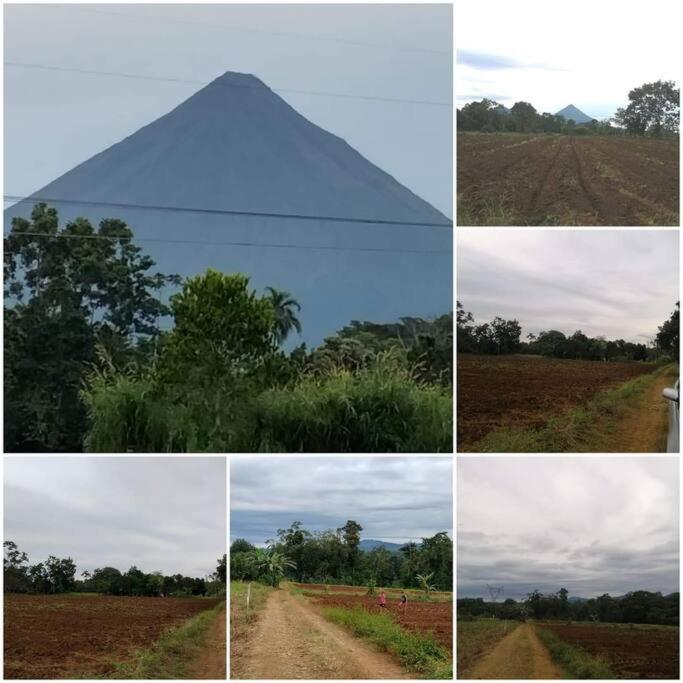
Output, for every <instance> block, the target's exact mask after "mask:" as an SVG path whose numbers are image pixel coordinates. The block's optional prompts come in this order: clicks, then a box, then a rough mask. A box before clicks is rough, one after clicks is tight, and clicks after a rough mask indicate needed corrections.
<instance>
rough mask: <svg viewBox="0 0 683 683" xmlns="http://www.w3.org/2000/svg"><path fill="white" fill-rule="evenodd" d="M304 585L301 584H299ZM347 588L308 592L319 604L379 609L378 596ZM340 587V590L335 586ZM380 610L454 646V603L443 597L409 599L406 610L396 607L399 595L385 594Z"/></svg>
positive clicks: (409, 628) (415, 629)
mask: <svg viewBox="0 0 683 683" xmlns="http://www.w3.org/2000/svg"><path fill="white" fill-rule="evenodd" d="M302 585H304V584H302ZM346 588H354V587H352V586H348V587H346V586H330V591H329V593H320V594H317V595H311V596H309V597H308V599H309V600H310V601H311V602H312V603H313V604H314V605H317V606H319V607H345V608H354V607H362V608H364V609H366V610H368V611H371V612H379V610H380V609H381V608H380V607H378V604H377V602H378V599H377V596H374V597H372V596H367V595H357V594H356V595H354V594H352V593H351V594H350V593H349V592H347V591H346V590H344V589H346ZM336 589H341V590H336ZM382 612H383V613H384V612H386V613H387V614H389V615H390V616H391V617H392V619H394V621H396V623H398V624H400V625H401V626H402V627H403V628H405V629H406V630H407V631H413V632H416V633H431V634H432V635H433V636H434V638H435V640H437V641H438V642H439V643H440V644H441V645H443V646H444V648H446V651H447V652H451V650H452V647H453V603H452V602H446V601H444V600H441V601H434V602H417V601H415V600H411V599H410V598H409V600H408V607H407V609H406V611H405V612H403V611H402V610H400V609H399V602H398V598H397V597H394V596H392V595H391V594H389V593H388V594H387V607H386V609H382Z"/></svg>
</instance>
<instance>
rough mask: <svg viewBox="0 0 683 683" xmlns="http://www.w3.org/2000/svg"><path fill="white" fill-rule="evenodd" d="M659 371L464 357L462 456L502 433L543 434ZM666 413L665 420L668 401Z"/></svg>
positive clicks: (460, 424) (460, 375) (625, 365)
mask: <svg viewBox="0 0 683 683" xmlns="http://www.w3.org/2000/svg"><path fill="white" fill-rule="evenodd" d="M658 370H661V367H658V366H654V365H646V364H643V363H618V362H609V363H603V362H599V361H582V360H561V359H553V358H539V357H535V356H478V355H470V354H460V355H459V356H458V362H457V378H458V382H457V392H458V424H457V428H458V450H460V451H477V450H480V449H479V447H478V442H479V441H480V440H481V439H483V438H484V437H486V436H487V435H489V434H491V433H492V432H494V431H496V430H498V429H501V428H508V427H509V428H515V429H528V430H534V429H540V428H542V427H544V425H546V424H547V422H548V420H549V418H552V417H553V416H557V415H561V414H562V413H564V412H566V411H567V410H570V409H572V408H576V407H578V406H581V405H583V404H585V403H586V402H588V401H589V400H591V399H593V398H594V397H596V396H597V395H598V394H600V393H601V392H603V391H605V390H608V389H613V388H615V387H619V386H621V385H623V384H624V383H625V382H628V381H630V380H634V379H636V378H638V377H642V376H644V375H648V374H651V373H653V372H655V371H658ZM653 380H654V378H653ZM663 381H665V382H666V381H668V375H667V378H664V380H663ZM661 409H662V412H663V413H664V416H665V411H666V402H665V400H664V399H661ZM631 426H632V429H633V428H636V427H637V425H635V424H633V423H632V425H631ZM664 433H665V432H664ZM611 450H614V449H611Z"/></svg>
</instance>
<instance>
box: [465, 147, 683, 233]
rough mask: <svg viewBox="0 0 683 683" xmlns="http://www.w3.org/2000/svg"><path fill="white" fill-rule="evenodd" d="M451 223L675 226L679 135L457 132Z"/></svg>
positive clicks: (677, 208)
mask: <svg viewBox="0 0 683 683" xmlns="http://www.w3.org/2000/svg"><path fill="white" fill-rule="evenodd" d="M457 149H458V160H457V179H458V225H677V224H678V215H679V186H678V184H679V141H678V138H677V137H676V138H667V139H661V140H659V139H651V138H647V139H646V138H633V137H620V136H619V137H596V136H585V137H582V136H577V137H573V136H566V135H538V134H536V135H526V134H519V133H510V134H505V133H502V134H481V133H466V134H458V142H457Z"/></svg>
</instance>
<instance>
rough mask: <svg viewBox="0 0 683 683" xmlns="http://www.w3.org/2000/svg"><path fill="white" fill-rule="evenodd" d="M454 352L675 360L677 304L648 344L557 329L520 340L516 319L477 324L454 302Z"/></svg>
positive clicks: (619, 359)
mask: <svg viewBox="0 0 683 683" xmlns="http://www.w3.org/2000/svg"><path fill="white" fill-rule="evenodd" d="M456 323H457V334H458V343H457V347H458V353H481V354H509V353H522V354H533V355H540V356H548V357H551V358H573V359H581V360H600V361H657V360H678V334H679V331H678V330H679V322H678V304H676V310H675V311H674V313H673V314H672V315H671V318H670V319H669V320H667V321H666V322H665V323H664V324H663V325H662V326H661V327H660V328H659V333H658V334H657V335H656V337H655V338H654V340H653V342H652V343H651V344H649V345H647V346H646V345H645V344H635V343H633V342H627V341H624V340H623V339H615V340H608V339H605V337H588V336H587V335H585V334H584V333H583V332H582V331H581V330H577V331H576V332H574V333H573V334H571V335H565V334H564V332H560V331H559V330H547V331H542V332H539V333H538V334H528V335H527V341H524V342H523V341H521V339H520V338H521V335H522V327H521V325H520V324H519V321H518V320H504V319H503V318H499V317H496V318H494V319H493V320H492V321H491V322H490V323H483V324H481V325H478V324H477V323H476V321H475V320H474V316H473V315H472V313H470V312H469V311H466V310H465V308H464V306H463V305H462V304H461V303H460V302H458V303H457V315H456Z"/></svg>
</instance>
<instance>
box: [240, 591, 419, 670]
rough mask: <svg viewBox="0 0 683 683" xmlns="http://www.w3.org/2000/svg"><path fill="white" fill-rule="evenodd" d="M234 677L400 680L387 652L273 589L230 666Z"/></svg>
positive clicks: (396, 664)
mask: <svg viewBox="0 0 683 683" xmlns="http://www.w3.org/2000/svg"><path fill="white" fill-rule="evenodd" d="M231 669H232V670H231V672H230V673H231V678H238V679H245V678H246V679H313V680H320V679H336V680H338V679H359V678H360V679H403V678H410V677H411V676H410V675H409V674H407V673H406V671H405V670H404V669H403V667H402V666H401V665H400V664H399V663H398V662H397V661H395V660H394V659H393V658H392V657H391V656H390V655H388V654H386V653H384V652H378V651H377V650H375V649H374V648H372V647H371V646H370V645H367V644H366V643H364V642H362V641H361V640H359V639H357V638H354V637H353V636H351V635H349V633H348V632H346V631H345V630H343V629H342V628H340V627H338V626H336V625H335V624H331V623H330V622H328V621H326V620H325V619H324V618H323V617H322V616H320V615H319V614H317V613H316V612H315V610H314V609H313V608H311V607H310V606H309V605H307V604H306V602H305V600H303V599H297V598H296V597H294V596H292V595H290V594H289V593H288V592H287V591H286V590H277V591H274V592H273V593H272V594H271V595H270V596H269V598H268V602H267V604H266V606H265V608H264V610H263V611H262V612H261V614H260V616H259V622H258V625H257V627H256V629H255V632H254V633H253V635H252V637H251V638H250V641H249V642H248V643H247V644H246V651H245V653H244V656H241V657H240V658H239V663H238V665H237V666H233V667H231Z"/></svg>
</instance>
